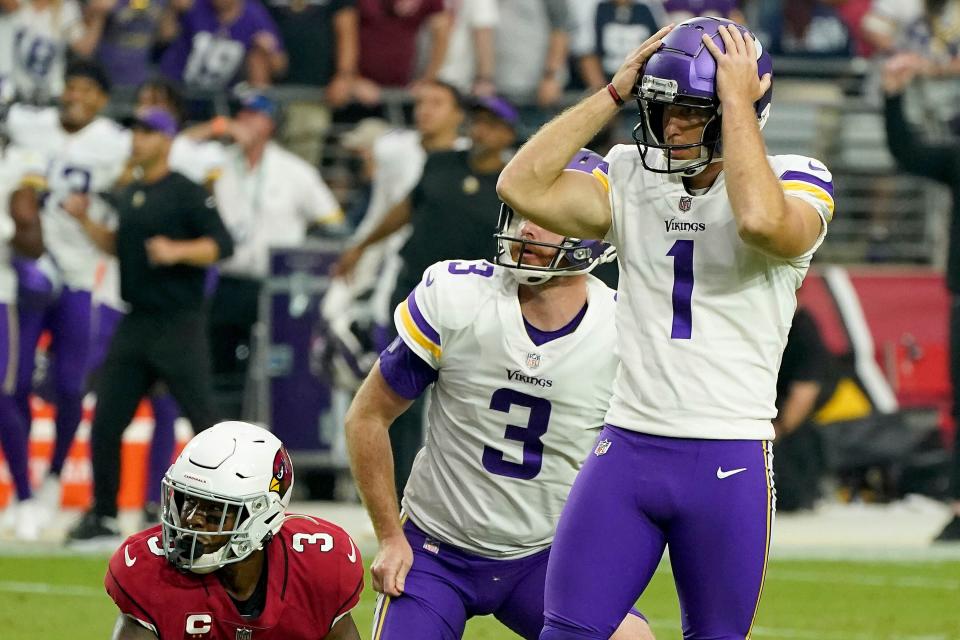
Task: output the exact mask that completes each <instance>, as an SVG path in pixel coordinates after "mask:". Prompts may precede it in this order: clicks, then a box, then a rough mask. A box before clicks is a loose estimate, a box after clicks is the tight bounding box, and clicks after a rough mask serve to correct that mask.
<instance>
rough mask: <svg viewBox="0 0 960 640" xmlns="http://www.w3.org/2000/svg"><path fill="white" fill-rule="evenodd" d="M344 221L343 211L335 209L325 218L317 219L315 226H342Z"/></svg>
mask: <svg viewBox="0 0 960 640" xmlns="http://www.w3.org/2000/svg"><path fill="white" fill-rule="evenodd" d="M345 219H346V216H344V215H343V209H337V210H335V211H331V212H330V213H328V214H327V215H325V216H322V217H320V218H317V220H316V222H315V224H342V223H343V221H344V220H345Z"/></svg>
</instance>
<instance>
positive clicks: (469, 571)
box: [373, 520, 642, 640]
mask: <svg viewBox="0 0 960 640" xmlns="http://www.w3.org/2000/svg"><path fill="white" fill-rule="evenodd" d="M403 529H404V533H405V534H406V536H407V541H409V542H410V546H411V547H413V567H411V569H410V573H409V574H407V579H406V581H405V583H404V593H403V595H402V596H400V597H399V598H391V597H389V596H384V595H380V596H379V597H378V598H377V607H376V611H375V612H374V616H373V640H386V639H392V640H406V639H408V638H417V640H459V639H460V638H461V637H463V631H464V628H465V627H466V623H467V620H468V619H469V618H472V617H474V616H484V615H493V616H494V617H495V618H496V619H497V620H499V621H500V622H501V623H503V624H504V625H505V626H506V627H508V628H509V629H511V630H512V631H513V632H514V633H516V634H517V635H519V636H520V637H522V638H526V639H527V640H536V638H538V637H539V635H540V629H541V627H543V586H544V579H545V577H546V572H547V559H548V558H549V556H550V549H549V548H547V549H544V550H543V551H540V552H538V553H535V554H533V555H531V556H527V557H525V558H518V559H516V560H493V559H490V558H483V557H481V556H477V555H474V554H472V553H467V552H466V551H462V550H460V549H458V548H456V547H452V546H450V545H447V544H444V543H442V542H438V541H436V540H433V539H431V538H430V537H429V536H427V534H425V533H424V532H423V531H421V530H420V529H419V528H418V527H417V526H416V525H415V524H413V522H411V521H410V520H407V522H406V523H405V524H404V525H403ZM631 604H632V603H631ZM627 609H630V607H629V606H628V607H627ZM634 615H638V616H639V615H640V613H639V612H634ZM620 617H621V619H622V618H623V616H620ZM641 617H642V616H641ZM618 622H619V621H618Z"/></svg>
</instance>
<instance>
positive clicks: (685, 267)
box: [667, 240, 693, 340]
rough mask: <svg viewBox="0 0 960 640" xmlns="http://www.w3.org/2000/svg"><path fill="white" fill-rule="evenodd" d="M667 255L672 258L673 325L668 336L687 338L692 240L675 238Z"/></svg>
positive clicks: (690, 317) (690, 321)
mask: <svg viewBox="0 0 960 640" xmlns="http://www.w3.org/2000/svg"><path fill="white" fill-rule="evenodd" d="M667 255H668V256H671V257H672V258H673V327H672V328H671V330H670V337H671V338H673V339H674V340H689V339H690V337H691V336H692V335H693V306H692V304H691V301H692V299H693V240H677V241H676V242H674V243H673V246H672V247H670V251H667Z"/></svg>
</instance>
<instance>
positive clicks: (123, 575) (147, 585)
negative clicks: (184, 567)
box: [104, 518, 363, 640]
mask: <svg viewBox="0 0 960 640" xmlns="http://www.w3.org/2000/svg"><path fill="white" fill-rule="evenodd" d="M265 550H266V553H267V595H266V603H265V605H264V608H263V611H262V612H261V613H260V615H259V616H258V617H256V618H244V617H243V616H241V615H240V613H239V612H238V611H237V607H236V605H235V604H234V602H233V600H231V599H230V596H229V594H228V593H227V592H226V590H225V589H224V588H223V586H222V585H221V584H220V580H219V579H218V578H217V575H216V572H214V573H210V574H206V575H200V574H196V573H185V572H182V571H179V570H178V569H176V568H175V567H174V566H173V565H172V564H170V563H169V562H167V559H166V556H165V555H164V553H163V545H162V542H161V533H160V527H159V526H156V527H153V528H151V529H147V530H145V531H141V532H140V533H138V534H135V535H133V536H130V537H129V538H128V539H127V540H126V542H124V544H123V545H121V547H120V548H119V549H117V551H116V552H115V553H114V554H113V557H112V558H111V559H110V567H109V568H108V569H107V575H106V577H105V578H104V585H105V586H106V588H107V593H109V594H110V597H111V598H113V601H114V602H116V603H117V606H118V607H119V608H120V611H122V612H123V613H125V614H127V615H129V616H132V617H134V618H136V619H137V620H139V621H141V622H142V623H143V624H145V625H147V626H148V627H150V628H152V629H153V630H154V632H155V633H156V634H157V636H158V637H159V638H161V639H162V640H181V639H182V640H270V639H275V640H321V638H325V637H326V636H327V634H328V633H329V632H330V628H331V627H332V626H333V625H334V624H335V623H336V622H337V620H339V619H340V618H341V617H343V616H344V615H345V614H346V613H348V612H349V611H350V610H351V609H353V607H355V606H356V604H357V602H359V601H360V592H361V591H362V590H363V561H362V560H361V558H360V552H359V551H358V550H357V547H356V545H354V543H353V540H352V539H351V538H350V536H349V535H347V533H346V532H345V531H344V530H343V529H341V528H340V527H338V526H336V525H334V524H331V523H329V522H326V521H325V520H320V519H318V518H312V519H309V520H308V519H305V518H295V519H293V520H288V521H287V522H285V523H284V524H283V527H282V528H281V529H280V532H279V533H278V534H277V535H276V536H275V537H274V538H273V540H271V541H270V542H269V543H268V544H267V545H266V547H265Z"/></svg>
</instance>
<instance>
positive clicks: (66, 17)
mask: <svg viewBox="0 0 960 640" xmlns="http://www.w3.org/2000/svg"><path fill="white" fill-rule="evenodd" d="M20 5H21V6H20V8H19V9H17V10H16V11H15V12H14V13H13V14H12V15H11V16H10V21H11V23H12V25H11V27H10V30H11V32H12V33H11V35H12V40H11V41H8V42H4V46H6V47H11V49H12V55H11V57H12V67H13V68H12V78H13V81H14V84H15V85H16V88H17V92H18V93H19V94H20V96H21V97H23V98H25V99H29V100H36V101H44V100H49V99H50V98H56V97H57V96H59V95H60V94H61V93H63V86H64V85H63V83H64V78H63V74H64V71H65V69H66V60H67V48H68V47H69V46H70V44H71V43H73V42H74V41H75V40H77V39H78V38H80V37H81V36H82V35H83V31H84V26H83V15H82V13H81V10H80V5H79V4H78V3H77V2H76V0H59V1H58V2H53V3H51V5H50V6H48V7H46V8H44V9H40V10H38V9H35V8H34V6H33V4H32V3H31V2H29V1H26V2H21V3H20Z"/></svg>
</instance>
